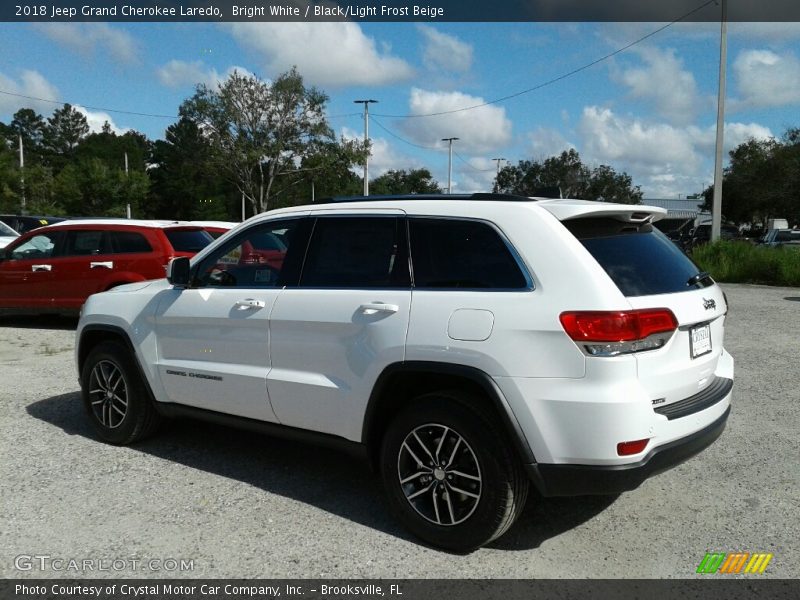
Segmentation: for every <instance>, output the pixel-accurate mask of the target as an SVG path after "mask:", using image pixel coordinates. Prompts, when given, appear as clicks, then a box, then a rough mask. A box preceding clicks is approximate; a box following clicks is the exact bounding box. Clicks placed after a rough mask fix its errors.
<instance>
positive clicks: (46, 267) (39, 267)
mask: <svg viewBox="0 0 800 600" xmlns="http://www.w3.org/2000/svg"><path fill="white" fill-rule="evenodd" d="M52 270H53V265H31V271H52Z"/></svg>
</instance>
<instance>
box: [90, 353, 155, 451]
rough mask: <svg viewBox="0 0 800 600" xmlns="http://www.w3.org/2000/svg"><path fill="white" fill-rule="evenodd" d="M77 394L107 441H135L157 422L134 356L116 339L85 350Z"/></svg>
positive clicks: (122, 442)
mask: <svg viewBox="0 0 800 600" xmlns="http://www.w3.org/2000/svg"><path fill="white" fill-rule="evenodd" d="M81 397H82V399H83V405H84V407H85V408H86V412H87V414H88V415H89V420H90V421H91V422H92V425H93V426H94V429H95V431H96V432H97V435H98V436H99V437H100V438H102V439H103V440H104V441H106V442H109V443H111V444H118V445H125V444H132V443H133V442H138V441H139V440H142V439H144V438H146V437H147V436H149V435H151V434H153V433H154V432H155V430H156V429H157V428H158V425H159V423H160V422H161V418H160V415H159V414H158V412H157V411H156V408H155V406H153V401H152V400H151V398H150V394H149V393H148V390H147V387H146V383H145V382H144V381H142V376H141V374H140V373H139V369H138V367H137V365H136V363H135V362H134V358H133V357H132V356H131V353H130V351H129V350H128V349H127V348H125V347H124V346H123V345H122V344H120V343H118V342H114V341H106V342H102V343H100V344H98V345H97V346H96V347H95V348H93V349H92V351H91V352H90V353H89V356H88V357H87V358H86V362H85V363H84V365H83V369H82V371H81Z"/></svg>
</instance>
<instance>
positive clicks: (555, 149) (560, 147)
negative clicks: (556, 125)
mask: <svg viewBox="0 0 800 600" xmlns="http://www.w3.org/2000/svg"><path fill="white" fill-rule="evenodd" d="M528 141H529V142H530V143H529V146H528V147H529V148H530V151H531V153H532V154H533V157H534V159H535V160H540V159H545V158H549V157H551V156H557V155H559V154H561V153H562V152H563V151H564V150H569V149H570V148H575V144H573V143H572V142H570V141H567V138H565V137H564V136H563V135H562V134H561V132H560V131H557V130H555V129H551V128H548V127H537V128H536V130H534V131H532V132H530V133H528Z"/></svg>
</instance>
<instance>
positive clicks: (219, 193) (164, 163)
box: [147, 117, 238, 220]
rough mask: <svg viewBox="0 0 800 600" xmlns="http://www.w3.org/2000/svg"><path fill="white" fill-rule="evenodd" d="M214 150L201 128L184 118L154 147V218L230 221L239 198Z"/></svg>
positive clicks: (151, 210)
mask: <svg viewBox="0 0 800 600" xmlns="http://www.w3.org/2000/svg"><path fill="white" fill-rule="evenodd" d="M213 155H214V153H213V148H212V147H211V144H210V142H209V140H207V139H206V138H205V137H204V136H203V133H202V131H201V130H200V128H199V127H198V126H197V124H196V123H195V122H194V121H192V120H190V119H188V118H186V117H184V118H182V119H181V120H180V121H178V122H177V123H174V124H172V125H170V126H169V127H168V128H167V131H166V135H165V139H164V140H158V141H156V142H155V143H154V144H153V156H152V162H153V167H152V168H151V169H150V171H149V175H150V180H151V182H152V188H151V190H152V192H151V196H150V201H149V202H148V208H147V212H148V214H149V215H150V216H152V217H158V218H172V219H186V220H229V219H230V218H231V214H235V211H234V210H233V206H232V204H233V201H234V200H235V199H236V197H237V196H238V194H236V193H235V190H234V189H232V188H231V186H230V185H226V182H225V180H224V179H223V178H221V177H219V174H218V173H217V170H216V168H215V166H214V165H213Z"/></svg>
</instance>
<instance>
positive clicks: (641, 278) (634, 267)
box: [563, 219, 710, 296]
mask: <svg viewBox="0 0 800 600" xmlns="http://www.w3.org/2000/svg"><path fill="white" fill-rule="evenodd" d="M563 225H564V226H565V227H566V228H567V229H569V230H570V231H571V232H572V234H573V235H574V236H575V237H576V238H578V240H579V241H580V242H581V244H583V246H584V247H585V248H586V249H587V250H588V251H589V253H590V254H591V255H592V256H593V257H594V259H595V260H596V261H597V262H598V263H599V264H600V266H601V267H603V269H604V270H605V272H606V273H608V275H609V277H611V279H612V280H613V281H614V283H615V284H617V287H618V288H619V290H620V291H621V292H622V293H623V294H624V295H625V296H650V295H654V294H672V293H676V292H686V291H689V290H693V289H697V288H698V287H703V286H704V285H710V284H709V283H708V281H709V280H707V279H706V280H705V281H704V282H700V283H696V284H694V285H689V284H688V281H689V279H691V278H692V277H693V276H694V275H697V274H698V273H699V272H700V270H699V269H698V268H697V265H695V264H694V263H693V262H692V261H691V260H689V258H688V257H687V256H686V255H685V254H684V253H683V252H681V251H680V250H679V249H678V247H677V246H675V244H673V243H672V242H671V241H670V240H669V238H667V236H665V235H664V234H663V233H661V232H660V231H659V230H658V229H656V228H655V227H654V226H652V225H649V224H646V225H639V224H635V223H623V222H621V221H617V220H614V219H575V220H569V221H564V222H563Z"/></svg>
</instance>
